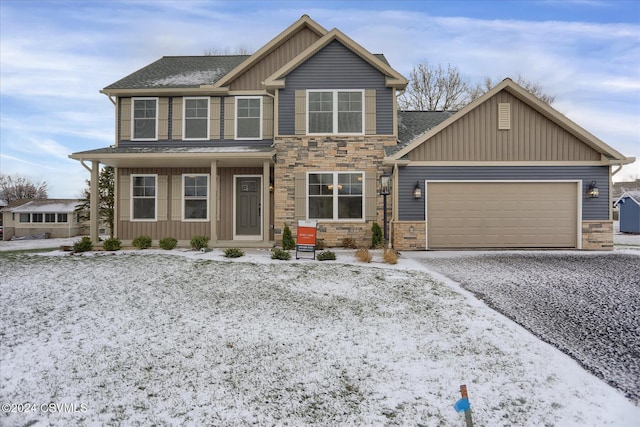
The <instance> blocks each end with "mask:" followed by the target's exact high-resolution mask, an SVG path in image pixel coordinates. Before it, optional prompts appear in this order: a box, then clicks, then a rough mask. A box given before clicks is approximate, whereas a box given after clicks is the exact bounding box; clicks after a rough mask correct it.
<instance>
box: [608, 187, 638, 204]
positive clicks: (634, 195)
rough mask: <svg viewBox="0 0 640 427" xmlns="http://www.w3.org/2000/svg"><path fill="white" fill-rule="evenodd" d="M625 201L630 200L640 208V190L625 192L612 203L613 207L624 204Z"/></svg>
mask: <svg viewBox="0 0 640 427" xmlns="http://www.w3.org/2000/svg"><path fill="white" fill-rule="evenodd" d="M625 200H630V201H632V202H634V203H635V204H636V205H638V206H640V190H631V191H625V192H624V194H622V196H620V197H619V198H618V200H616V201H615V202H614V204H613V206H614V207H616V206H618V205H620V204H621V203H625Z"/></svg>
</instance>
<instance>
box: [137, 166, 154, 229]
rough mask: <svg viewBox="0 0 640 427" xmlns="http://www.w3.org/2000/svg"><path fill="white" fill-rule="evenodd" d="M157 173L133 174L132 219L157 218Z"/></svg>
mask: <svg viewBox="0 0 640 427" xmlns="http://www.w3.org/2000/svg"><path fill="white" fill-rule="evenodd" d="M156 181H157V177H156V175H132V176H131V190H132V191H131V194H132V197H131V207H132V209H131V212H132V215H131V219H132V220H155V219H156Z"/></svg>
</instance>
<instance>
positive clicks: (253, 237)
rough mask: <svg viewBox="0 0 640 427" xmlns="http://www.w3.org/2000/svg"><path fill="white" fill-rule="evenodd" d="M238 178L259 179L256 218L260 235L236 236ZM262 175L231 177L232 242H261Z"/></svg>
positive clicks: (262, 209) (262, 210)
mask: <svg viewBox="0 0 640 427" xmlns="http://www.w3.org/2000/svg"><path fill="white" fill-rule="evenodd" d="M238 178H260V184H259V185H258V190H259V191H260V215H259V216H258V223H259V224H260V233H259V234H252V235H238V234H236V215H237V210H238V201H237V200H236V194H237V183H238ZM263 179H264V177H263V176H262V175H253V174H249V175H242V174H241V175H233V240H262V235H263V232H264V230H263V229H262V213H263V212H264V191H262V184H263V183H262V180H263Z"/></svg>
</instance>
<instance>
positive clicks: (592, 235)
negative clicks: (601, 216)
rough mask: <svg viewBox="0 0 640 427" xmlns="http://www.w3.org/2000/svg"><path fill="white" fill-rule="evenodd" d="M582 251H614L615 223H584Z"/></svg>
mask: <svg viewBox="0 0 640 427" xmlns="http://www.w3.org/2000/svg"><path fill="white" fill-rule="evenodd" d="M582 250H585V251H612V250H613V221H608V220H607V221H582Z"/></svg>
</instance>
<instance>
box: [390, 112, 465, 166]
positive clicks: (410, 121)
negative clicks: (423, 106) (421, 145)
mask: <svg viewBox="0 0 640 427" xmlns="http://www.w3.org/2000/svg"><path fill="white" fill-rule="evenodd" d="M454 114H455V111H398V145H396V146H395V147H387V148H386V152H387V155H388V156H390V155H392V154H393V153H397V152H398V151H400V150H401V149H403V148H404V147H406V146H407V145H408V144H409V143H410V142H411V141H413V140H414V139H416V138H417V137H418V136H420V135H422V134H423V133H425V132H427V131H429V130H431V129H433V128H434V127H436V126H438V125H439V124H440V123H442V122H443V121H445V120H446V119H448V118H449V117H451V116H452V115H454Z"/></svg>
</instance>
